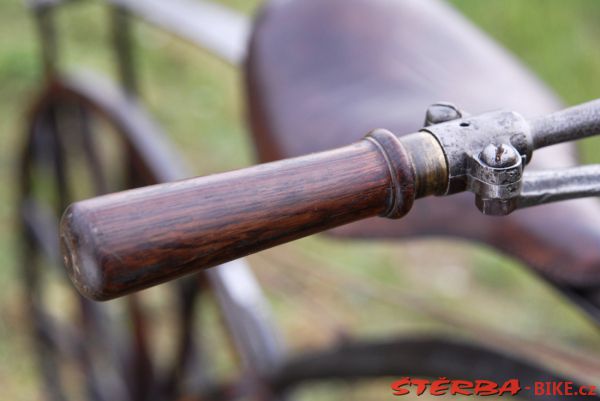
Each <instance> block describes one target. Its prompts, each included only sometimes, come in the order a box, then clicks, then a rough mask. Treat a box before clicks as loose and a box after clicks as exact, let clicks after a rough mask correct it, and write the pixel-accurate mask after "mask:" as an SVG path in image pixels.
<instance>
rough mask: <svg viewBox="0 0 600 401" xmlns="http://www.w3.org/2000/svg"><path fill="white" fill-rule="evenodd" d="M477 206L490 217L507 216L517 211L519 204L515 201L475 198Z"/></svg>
mask: <svg viewBox="0 0 600 401" xmlns="http://www.w3.org/2000/svg"><path fill="white" fill-rule="evenodd" d="M475 206H477V209H479V211H480V212H481V213H483V214H485V215H488V216H506V215H507V214H510V213H512V212H514V211H515V210H516V209H517V202H516V200H515V199H484V198H482V197H481V196H475Z"/></svg>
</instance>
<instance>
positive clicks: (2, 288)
mask: <svg viewBox="0 0 600 401" xmlns="http://www.w3.org/2000/svg"><path fill="white" fill-rule="evenodd" d="M222 2H223V3H226V4H228V5H230V6H232V7H235V8H237V9H239V10H241V11H243V12H246V13H253V12H254V10H255V9H256V7H257V6H258V4H259V3H260V2H259V1H257V0H253V1H243V0H228V1H225V0H223V1H222ZM88 3H89V4H88ZM452 3H453V4H454V5H456V6H457V7H458V8H459V9H460V10H461V11H463V12H464V13H465V14H466V15H467V16H469V17H470V18H471V19H472V20H473V21H474V22H475V23H476V24H478V25H479V26H481V27H482V28H483V29H485V30H486V31H488V32H489V33H490V34H491V35H492V36H493V37H495V38H496V39H498V40H499V41H500V42H501V43H503V44H504V45H506V46H507V47H508V48H509V49H510V50H512V51H513V52H514V53H516V54H517V56H518V57H520V58H521V59H522V60H523V61H524V62H525V63H526V64H527V65H528V66H529V67H531V69H532V70H533V71H535V72H536V73H537V74H538V75H539V76H540V77H541V78H542V79H543V80H545V81H546V82H547V83H548V84H549V85H550V86H551V87H552V88H554V89H555V90H556V91H557V92H558V94H559V95H560V96H561V97H562V98H563V99H564V100H565V102H566V103H568V104H573V103H577V102H581V101H585V100H589V99H592V98H597V97H600V80H599V79H598V76H599V74H600V2H598V1H596V0H571V1H569V2H566V1H563V0H530V1H527V2H525V1H522V0H487V1H478V0H453V1H452ZM106 17H107V13H106V10H105V7H104V6H103V5H102V2H99V1H91V2H86V4H83V5H78V6H74V7H71V8H69V9H68V10H64V12H62V13H61V15H60V27H61V28H60V29H61V35H62V37H63V39H64V41H63V42H61V44H62V47H61V52H62V55H63V56H64V60H65V62H64V65H65V68H71V67H72V66H75V65H77V66H87V67H89V68H91V69H93V70H97V71H101V72H104V73H106V74H108V75H112V72H113V64H112V62H113V59H112V53H111V52H110V48H109V47H108V46H105V45H104V44H106V43H108V40H109V31H108V24H106V21H107V20H106ZM136 36H137V37H139V38H140V37H143V38H144V41H143V42H142V43H141V44H140V46H139V48H138V55H139V62H140V71H141V80H142V86H143V88H144V93H145V95H146V98H147V99H146V100H147V103H148V105H149V107H150V109H151V110H152V112H153V113H155V114H156V116H157V118H158V120H159V121H160V122H161V123H162V124H163V125H164V126H165V127H166V128H167V129H168V132H169V133H170V135H171V137H172V138H173V140H174V142H175V143H176V144H177V146H178V147H179V148H180V149H182V151H183V154H184V156H185V157H186V158H187V161H188V164H189V165H190V166H192V169H193V171H194V172H195V173H198V174H201V173H203V174H205V173H210V172H216V171H223V170H225V169H230V168H235V167H240V166H244V165H249V164H251V163H252V159H253V155H252V151H251V145H250V143H249V141H248V136H247V135H246V129H245V127H244V122H243V106H242V105H241V100H240V99H242V97H241V94H240V77H239V75H238V74H239V72H238V71H236V70H235V69H233V68H231V67H229V66H226V65H224V64H222V63H221V62H219V61H216V60H214V59H213V58H212V57H210V56H209V55H207V54H205V53H203V52H202V51H198V50H196V49H193V48H192V47H191V46H189V45H187V44H184V43H180V42H178V41H176V40H174V39H172V38H170V37H169V36H168V35H164V34H162V33H158V32H155V31H154V30H152V29H150V28H148V27H146V26H145V25H143V24H139V25H137V26H136ZM40 70H41V68H40V63H39V49H38V47H37V42H36V37H35V30H34V26H33V24H32V21H31V19H30V18H29V16H28V15H27V10H26V8H25V6H24V5H23V3H22V2H21V1H19V0H0V138H2V141H1V145H0V391H1V393H0V394H1V397H2V398H3V399H11V400H31V399H38V398H39V396H40V391H39V388H38V385H37V377H36V375H35V370H34V366H33V362H32V360H31V355H30V352H29V350H30V344H29V342H28V340H27V337H26V335H25V328H24V323H23V322H24V316H23V313H22V310H21V307H20V302H19V299H20V296H21V294H20V288H19V283H18V280H17V273H18V271H17V269H18V266H17V264H16V250H17V249H18V248H17V247H18V243H17V239H16V238H15V235H14V232H15V231H14V229H13V227H14V220H15V189H16V188H17V183H16V182H14V178H13V177H14V175H15V174H14V172H15V169H16V158H17V151H16V149H19V146H20V143H21V139H22V137H23V132H22V130H21V127H22V125H23V116H24V110H26V107H27V104H28V100H29V99H31V98H32V96H33V95H34V94H35V91H36V87H37V85H38V84H39V82H40V80H41V71H40ZM206 149H211V151H210V152H206V151H205V150H206ZM598 149H599V145H598V142H597V141H595V140H587V141H585V142H582V144H581V150H582V153H583V155H584V157H585V158H586V159H587V160H588V161H594V160H595V161H600V157H597V156H596V155H597V151H598ZM282 249H283V250H280V251H277V250H275V251H273V252H270V253H269V252H267V253H265V254H264V255H258V256H256V257H254V258H252V259H251V261H253V262H254V263H255V264H257V266H259V267H258V268H257V269H258V270H259V272H258V273H259V275H261V277H262V278H263V279H264V280H267V281H268V280H269V279H271V280H273V277H274V276H273V268H271V267H269V266H270V261H271V264H272V261H273V260H276V259H277V257H278V256H277V255H278V253H277V252H285V253H288V252H294V251H297V250H298V249H302V251H303V254H304V253H307V254H309V255H311V256H310V257H311V258H313V259H312V260H313V261H315V262H314V263H329V262H330V261H331V260H333V262H331V263H333V264H334V265H335V266H333V267H332V269H334V270H333V271H335V268H336V266H344V269H346V270H344V271H350V272H352V274H353V275H355V276H356V277H359V278H360V277H362V276H364V275H365V274H369V275H371V276H380V277H383V278H384V279H389V277H390V275H393V276H394V277H395V278H396V279H397V282H398V283H399V284H398V289H403V290H406V291H411V290H412V289H414V288H421V290H422V292H427V293H428V294H430V297H431V299H438V300H443V301H444V303H445V304H446V305H447V306H448V307H449V308H461V310H462V313H463V314H465V315H466V316H470V317H473V318H476V319H479V320H484V321H485V323H486V324H489V325H492V326H494V325H499V323H498V322H500V323H501V322H502V320H503V319H505V318H507V317H508V316H510V318H511V319H512V324H511V325H509V326H510V327H509V328H508V329H507V330H509V331H510V330H512V331H514V332H516V333H520V334H525V335H526V336H529V337H530V338H540V337H547V336H548V333H552V336H554V337H556V339H557V341H560V342H564V343H567V344H572V345H574V346H577V347H579V346H582V344H583V345H584V346H587V347H590V348H593V349H598V347H597V346H598V343H597V341H596V340H595V339H594V337H593V335H594V334H595V329H594V328H593V326H591V325H590V324H589V323H588V322H587V321H586V320H585V319H584V318H583V317H581V315H579V314H578V313H577V312H576V311H573V310H572V309H571V308H570V307H568V306H566V305H565V304H564V303H563V302H562V300H561V299H560V297H557V296H556V294H554V293H553V292H552V291H551V290H549V289H547V288H546V287H545V286H544V285H542V284H540V283H537V282H536V281H535V280H534V279H533V278H532V277H531V276H530V275H529V274H528V273H527V272H526V271H525V270H523V269H521V267H520V266H519V265H518V263H516V262H514V261H510V260H507V259H506V258H504V257H503V256H501V255H498V254H496V253H493V252H491V251H489V250H487V249H484V248H481V247H475V246H472V245H466V244H462V243H451V244H448V243H447V242H441V241H426V242H423V241H412V242H411V243H409V244H403V245H399V246H388V245H372V244H362V245H360V246H358V245H357V246H353V247H352V248H349V247H348V246H346V245H345V244H340V243H338V242H335V241H331V240H326V239H321V238H317V239H308V240H304V241H301V242H300V243H299V244H294V245H291V246H288V247H284V248H282ZM442 253H444V254H445V255H446V256H445V257H444V258H441V257H440V256H438V255H440V254H442ZM325 254H327V255H333V258H327V259H328V260H325V259H326V258H324V257H323V255H325ZM299 257H300V256H299ZM373 265H377V266H382V267H381V269H380V270H377V271H374V270H373V269H372V268H371V266H373ZM398 265H400V266H402V270H401V272H398V271H397V266H398ZM361 275H362V276H361ZM431 277H438V278H439V279H436V280H431ZM348 285H349V286H350V287H351V283H350V284H348ZM457 288H458V289H457ZM313 290H314V291H315V292H316V294H317V295H315V298H318V299H322V300H323V302H324V303H327V306H326V308H330V315H333V316H335V315H336V313H338V311H339V310H341V309H344V308H346V309H350V310H352V309H356V305H361V304H360V302H361V301H360V299H359V300H356V299H351V300H348V299H346V300H345V302H346V303H345V304H344V302H340V298H337V297H336V295H335V294H331V293H330V292H329V291H326V290H318V289H313ZM290 291H291V289H290V288H287V289H286V293H289V292H290ZM319 291H320V292H319ZM319 294H320V297H319ZM507 294H509V295H510V297H507V296H506V295H507ZM524 294H525V295H524ZM270 295H271V297H272V298H273V299H274V300H275V303H274V305H275V309H276V312H279V317H280V321H282V324H283V327H284V329H283V330H284V332H285V333H286V334H287V337H288V338H289V339H290V342H291V343H292V345H293V346H298V347H301V346H303V344H302V342H303V341H302V340H300V339H299V338H302V337H303V336H299V335H295V336H294V335H293V334H292V333H294V332H296V333H297V332H298V330H300V332H302V330H304V329H303V327H304V326H305V321H303V320H302V319H303V316H305V314H302V313H298V314H289V313H285V311H286V310H287V309H286V306H285V304H286V297H284V296H283V295H284V294H283V293H280V294H278V293H276V292H273V291H270ZM359 298H360V297H359ZM357 302H358V304H357ZM288 303H289V301H288ZM339 304H341V306H340V305H339ZM331 305H337V306H331ZM344 305H345V306H344ZM321 306H322V305H321ZM311 308H314V305H308V306H306V311H305V312H306V313H309V314H310V310H311ZM336 308H338V309H336ZM384 309H385V308H384ZM405 309H406V308H405ZM282 311H283V312H282ZM482 311H484V312H485V313H482ZM342 313H345V314H346V315H344V316H348V315H350V316H351V317H349V318H348V319H346V320H349V321H351V325H352V326H354V327H356V328H357V330H358V331H362V332H365V333H366V335H368V334H369V331H370V330H371V331H373V329H372V327H373V324H372V323H371V324H370V325H369V324H367V322H372V317H373V316H372V315H373V313H372V310H371V313H366V312H364V311H359V312H352V313H349V312H348V311H347V310H346V311H345V312H344V311H342ZM390 313H394V312H390V311H389V310H386V311H381V315H383V316H390ZM398 314H399V312H398V310H396V311H395V314H392V315H391V316H394V319H392V320H393V323H394V325H395V326H394V327H392V328H389V330H401V329H403V328H404V327H405V326H406V327H409V326H411V325H412V324H413V323H414V322H415V321H418V320H419V318H420V315H419V314H418V313H417V314H413V315H414V316H412V317H410V316H409V317H408V318H397V315H398ZM484 315H485V317H484ZM403 316H404V315H403ZM532 316H535V318H532ZM486 319H487V320H486ZM388 320H390V319H387V320H386V319H382V321H388ZM411 322H413V323H411ZM379 326H383V324H381V325H379ZM379 326H378V327H379ZM504 326H506V325H504ZM411 327H412V326H411ZM377 334H378V333H374V334H373V335H377ZM309 337H310V336H309Z"/></svg>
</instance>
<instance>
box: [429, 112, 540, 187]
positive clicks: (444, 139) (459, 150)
mask: <svg viewBox="0 0 600 401" xmlns="http://www.w3.org/2000/svg"><path fill="white" fill-rule="evenodd" d="M423 131H426V132H429V133H431V134H432V135H433V136H435V137H436V139H437V140H438V142H439V143H440V144H441V146H442V148H443V150H444V154H445V156H446V161H447V163H448V172H449V175H448V185H447V187H446V191H445V195H451V194H454V193H457V192H462V191H465V190H467V189H468V188H469V171H470V165H471V163H472V160H478V155H479V154H480V153H481V151H482V150H483V149H484V148H485V147H486V146H487V145H489V144H490V143H491V144H507V145H508V144H510V145H511V146H513V147H514V148H515V149H516V151H517V152H518V154H519V155H520V156H521V157H522V158H523V161H524V163H527V162H528V161H529V160H531V152H532V151H533V146H532V141H531V136H530V133H529V124H528V123H527V121H526V120H525V118H523V117H522V116H521V115H520V114H518V113H515V112H512V111H495V112H490V113H485V114H481V115H478V116H471V117H466V118H461V119H457V120H452V121H448V122H444V123H441V124H436V125H431V126H428V127H425V128H423Z"/></svg>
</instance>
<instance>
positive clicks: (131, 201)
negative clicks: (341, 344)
mask: <svg viewBox="0 0 600 401" xmlns="http://www.w3.org/2000/svg"><path fill="white" fill-rule="evenodd" d="M426 124H427V126H426V127H424V128H423V129H422V130H421V131H420V132H417V133H414V134H410V135H405V136H402V137H397V136H395V135H393V134H392V133H390V132H389V131H385V130H375V131H373V132H371V133H370V134H369V135H367V137H365V139H364V140H363V141H360V142H358V143H355V144H353V145H349V146H346V147H343V148H339V149H335V150H331V151H328V152H321V153H317V154H313V155H308V156H303V157H299V158H294V159H289V160H282V161H279V162H274V163H268V164H264V165H259V166H255V167H251V168H248V169H242V170H238V171H233V172H229V173H224V174H217V175H212V176H208V177H199V178H192V179H188V180H184V181H179V182H175V183H169V184H161V185H155V186H151V187H146V188H140V189H135V190H130V191H125V192H122V193H116V194H111V195H106V196H103V197H99V198H94V199H90V200H85V201H81V202H77V203H75V204H73V205H71V206H70V207H69V208H68V209H67V211H66V212H65V215H64V216H63V219H62V221H61V242H62V250H63V256H64V260H65V264H66V266H67V270H68V272H69V275H70V276H71V278H72V280H73V282H74V283H75V285H76V286H77V287H78V289H79V290H80V291H81V292H82V293H83V294H84V295H87V296H88V297H90V298H94V299H100V300H104V299H110V298H114V297H117V296H121V295H124V294H127V293H129V292H132V291H137V290H140V289H143V288H147V287H150V286H153V285H156V284H159V283H162V282H164V281H168V280H171V279H174V278H177V277H179V276H181V275H184V274H188V273H191V272H195V271H197V270H199V269H203V268H208V267H211V266H215V265H217V264H220V263H224V262H227V261H230V260H233V259H236V258H239V257H242V256H245V255H248V254H250V253H253V252H257V251H260V250H263V249H266V248H269V247H272V246H276V245H279V244H282V243H285V242H288V241H292V240H294V239H298V238H301V237H304V236H307V235H311V234H314V233H317V232H320V231H324V230H327V229H330V228H333V227H336V226H340V225H343V224H347V223H350V222H352V221H356V220H359V219H363V218H367V217H371V216H376V215H379V216H383V217H389V218H400V217H402V216H403V215H404V214H406V213H408V211H409V210H410V208H411V206H412V203H413V201H414V200H415V199H418V198H421V197H424V196H429V195H437V196H443V195H450V194H453V193H457V192H463V191H471V192H473V193H474V194H475V200H476V202H475V203H476V205H477V207H478V208H479V209H480V210H481V211H482V212H483V213H485V214H491V215H506V214H508V213H511V212H512V211H514V210H515V209H518V208H522V207H528V206H533V205H536V204H542V203H547V202H553V201H558V200H565V199H571V198H577V197H582V196H593V195H597V194H598V193H600V166H586V167H578V168H575V169H565V170H557V171H545V172H535V173H526V174H525V173H524V172H523V171H524V169H525V166H526V165H527V163H528V162H529V161H530V160H531V158H532V154H533V152H534V150H535V149H538V148H540V147H544V146H549V145H552V144H555V143H559V142H564V141H571V140H575V139H580V138H584V137H588V136H592V135H596V134H600V100H596V101H593V102H589V103H586V104H582V105H580V106H576V107H573V108H570V109H567V110H564V111H561V112H558V113H555V114H551V115H549V116H546V117H542V118H539V119H536V120H533V121H532V122H529V121H527V120H526V119H525V118H523V117H522V116H521V115H519V114H518V113H515V112H511V111H496V112H491V113H485V114H481V115H477V116H467V115H466V114H465V113H463V112H461V111H460V110H459V109H458V108H456V107H455V106H452V105H450V104H447V103H438V104H436V105H433V106H432V107H431V108H430V109H429V110H428V112H427V117H426Z"/></svg>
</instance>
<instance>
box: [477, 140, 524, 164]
mask: <svg viewBox="0 0 600 401" xmlns="http://www.w3.org/2000/svg"><path fill="white" fill-rule="evenodd" d="M519 157H521V156H520V155H519V152H517V150H516V149H515V148H514V147H513V146H511V145H506V144H500V145H494V144H491V143H490V144H489V145H487V146H486V147H485V148H483V150H482V151H481V153H480V154H479V159H480V160H481V161H482V162H483V163H485V164H486V165H488V166H490V167H493V168H505V167H510V166H514V165H515V164H517V162H518V161H519Z"/></svg>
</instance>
